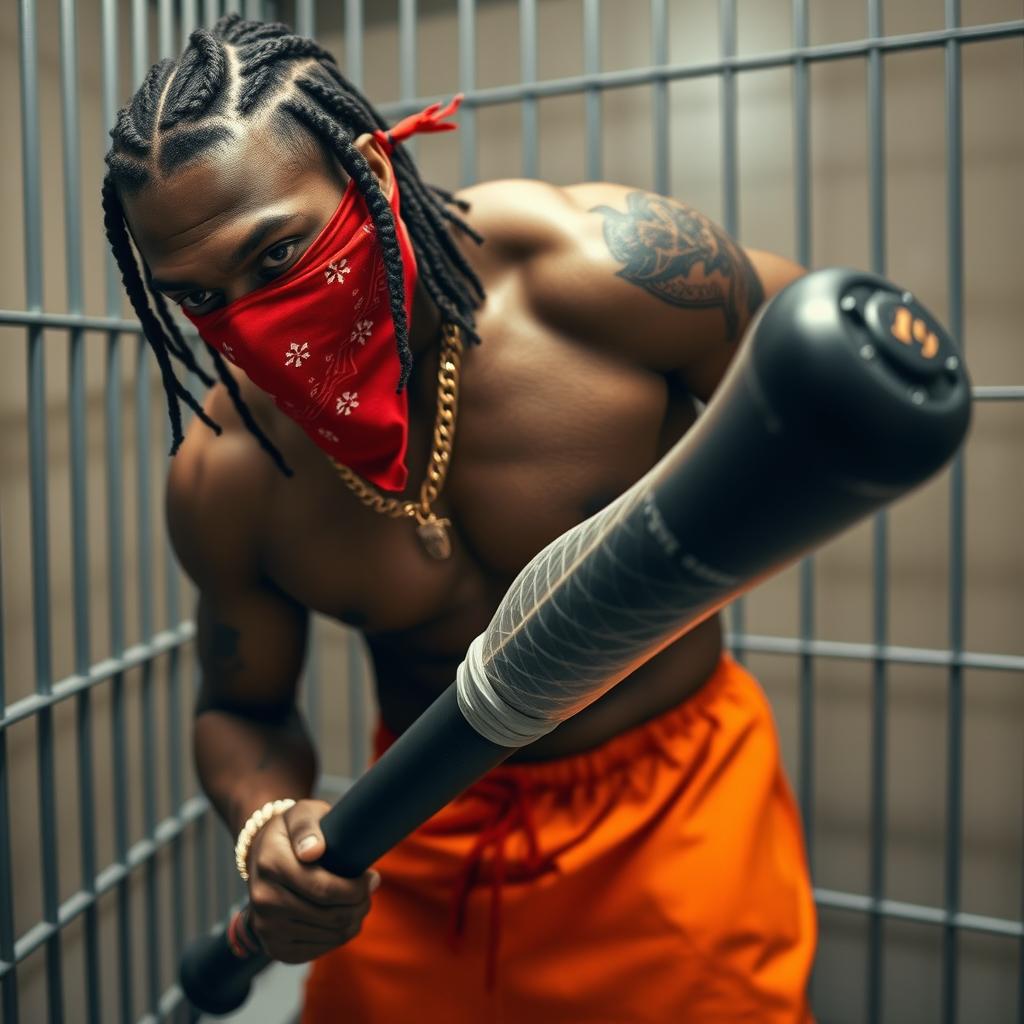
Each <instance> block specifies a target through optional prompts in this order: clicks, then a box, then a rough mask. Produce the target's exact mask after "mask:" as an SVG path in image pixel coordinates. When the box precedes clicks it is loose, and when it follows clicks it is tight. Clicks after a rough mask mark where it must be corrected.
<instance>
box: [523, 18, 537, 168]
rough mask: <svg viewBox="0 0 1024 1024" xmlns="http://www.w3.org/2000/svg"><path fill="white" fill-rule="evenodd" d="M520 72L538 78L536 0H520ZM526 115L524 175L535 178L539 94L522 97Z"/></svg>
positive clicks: (533, 79) (527, 79) (527, 78)
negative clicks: (537, 95) (537, 96)
mask: <svg viewBox="0 0 1024 1024" xmlns="http://www.w3.org/2000/svg"><path fill="white" fill-rule="evenodd" d="M519 74H520V77H521V78H522V80H523V83H524V84H525V83H527V82H536V81H537V0H519ZM520 109H521V111H522V116H523V177H524V178H536V177H537V174H538V166H539V160H540V154H539V152H538V145H537V139H538V136H539V134H540V124H539V120H538V115H539V111H538V109H537V98H536V97H535V96H526V97H524V99H523V100H522V101H521V104H520Z"/></svg>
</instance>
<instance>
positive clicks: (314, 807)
mask: <svg viewBox="0 0 1024 1024" xmlns="http://www.w3.org/2000/svg"><path fill="white" fill-rule="evenodd" d="M328 807H329V805H328V804H324V803H322V801H318V800H303V801H302V802H301V803H299V804H296V805H295V806H294V807H293V808H292V809H291V810H290V811H288V812H287V814H285V816H284V821H285V827H286V828H287V829H288V838H289V840H290V842H291V844H292V851H293V853H294V854H295V856H296V858H297V859H298V860H300V861H302V862H303V863H304V864H309V863H311V862H312V861H315V860H319V858H320V857H322V856H323V854H324V850H325V849H327V844H326V843H325V842H324V835H323V833H322V832H321V831H320V818H321V817H323V815H324V813H325V812H326V810H327V808H328Z"/></svg>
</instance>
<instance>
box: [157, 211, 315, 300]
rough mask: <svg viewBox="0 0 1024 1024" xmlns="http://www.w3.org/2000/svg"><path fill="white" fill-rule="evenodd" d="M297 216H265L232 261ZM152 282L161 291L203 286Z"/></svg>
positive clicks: (235, 262) (236, 261) (181, 282)
mask: <svg viewBox="0 0 1024 1024" xmlns="http://www.w3.org/2000/svg"><path fill="white" fill-rule="evenodd" d="M297 216H298V214H297V213H275V214H273V215H272V216H270V217H264V218H263V220H261V221H258V222H257V223H256V226H255V227H254V228H253V229H252V231H250V232H249V234H248V236H247V237H246V238H245V240H244V241H243V242H242V244H241V245H239V246H238V248H237V249H235V251H234V252H233V253H232V254H231V262H232V263H233V264H235V265H237V264H239V263H241V262H242V260H244V259H245V258H246V256H248V255H249V254H250V253H251V252H252V251H253V249H255V248H257V246H259V244H260V243H261V242H262V241H263V240H264V239H265V238H266V237H267V235H269V234H270V233H271V232H273V231H276V230H277V229H278V228H279V227H281V226H282V225H284V224H287V223H288V221H290V220H292V219H293V218H295V217H297ZM150 283H151V284H152V285H153V287H154V288H159V289H160V291H163V292H182V291H188V290H189V289H192V290H198V289H202V287H203V286H202V285H200V284H197V283H196V282H195V281H165V280H163V279H162V278H159V277H153V278H150Z"/></svg>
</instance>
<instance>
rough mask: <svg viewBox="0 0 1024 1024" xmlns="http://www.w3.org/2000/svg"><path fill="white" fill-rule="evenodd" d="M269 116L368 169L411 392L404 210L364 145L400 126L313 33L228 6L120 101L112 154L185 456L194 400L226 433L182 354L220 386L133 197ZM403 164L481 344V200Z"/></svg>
mask: <svg viewBox="0 0 1024 1024" xmlns="http://www.w3.org/2000/svg"><path fill="white" fill-rule="evenodd" d="M256 118H260V119H269V121H270V124H271V125H272V127H273V128H274V129H275V130H277V131H279V132H281V133H282V134H284V135H285V137H286V138H287V140H288V141H289V142H294V143H296V144H300V143H301V142H303V141H305V140H304V138H303V134H305V135H307V136H312V138H313V139H314V140H316V142H317V143H318V144H319V145H320V147H321V149H322V151H323V152H324V153H325V154H328V155H330V156H333V157H334V158H336V159H337V161H338V163H339V164H340V165H341V167H342V168H343V169H344V170H345V172H346V173H347V174H348V175H349V177H350V178H352V179H353V180H354V181H355V184H356V188H358V189H359V191H360V193H361V194H362V197H363V200H364V201H365V203H366V208H367V210H368V211H369V214H370V217H371V219H372V220H373V224H374V227H375V228H376V237H377V239H378V242H379V244H380V246H381V253H382V255H383V258H384V267H385V271H386V275H387V282H388V291H389V296H390V305H391V317H392V320H393V323H394V327H395V339H396V345H397V348H398V356H399V359H400V362H401V375H400V377H399V382H398V391H399V392H400V391H401V390H402V388H404V387H405V386H406V384H407V383H408V380H409V375H410V373H411V372H412V363H413V357H412V352H411V350H410V348H409V325H408V322H407V320H406V315H405V286H404V278H403V274H402V256H401V251H400V249H399V246H398V239H397V236H396V231H395V221H394V215H393V214H392V212H391V206H390V204H389V202H388V200H387V197H386V196H385V195H384V193H383V192H382V191H381V188H380V185H379V184H378V182H377V178H376V175H375V174H374V173H373V171H372V169H371V168H370V166H369V164H368V163H367V162H366V160H365V159H364V158H363V156H362V154H361V153H360V152H359V150H358V149H357V148H356V147H355V145H353V143H354V140H355V139H356V138H357V137H358V136H360V135H362V134H363V133H365V132H374V131H377V130H381V131H387V127H388V126H387V124H385V122H384V120H383V119H382V118H381V116H380V114H378V113H377V111H375V110H374V108H373V107H372V106H371V105H370V103H369V101H368V100H367V99H366V98H365V97H364V96H363V95H362V93H360V91H359V90H358V89H356V88H355V86H354V85H352V83H351V82H349V81H348V79H346V78H345V76H344V75H343V74H342V73H341V71H339V69H338V66H337V64H336V63H335V60H334V58H333V57H332V56H331V55H330V54H329V53H328V52H327V51H326V50H324V49H322V48H321V47H320V46H318V45H317V44H316V43H315V42H314V41H313V40H312V39H307V38H305V37H303V36H299V35H296V34H294V33H293V32H292V30H291V29H290V28H289V27H288V26H287V25H284V24H281V23H280V22H259V21H245V20H243V19H242V18H241V17H239V16H238V15H237V14H230V15H227V16H226V17H224V18H221V19H220V21H218V22H217V24H216V25H215V26H214V27H213V29H212V30H210V31H207V30H205V29H197V30H196V31H195V32H193V33H192V35H191V36H190V37H189V44H188V46H187V47H186V48H185V50H184V52H183V53H182V54H181V56H180V57H179V58H178V60H176V61H174V60H162V61H160V62H159V63H158V64H154V65H153V67H152V68H150V70H149V73H148V74H147V75H146V78H145V81H143V83H142V85H141V86H140V88H139V90H138V92H136V94H135V95H134V96H133V97H132V99H131V102H130V103H128V104H127V105H126V106H125V107H124V108H123V109H121V110H120V111H119V112H118V114H117V120H116V123H115V125H114V127H113V128H112V129H111V132H110V136H111V138H112V139H113V145H112V146H111V148H110V151H109V152H108V153H107V155H106V164H107V175H106V177H105V178H104V180H103V216H104V226H105V229H106V233H107V239H108V241H109V242H110V247H111V249H112V250H113V252H114V257H115V258H116V260H117V264H118V268H119V269H120V271H121V278H122V280H123V281H124V286H125V290H126V291H127V293H128V297H129V299H130V300H131V304H132V308H133V309H134V310H135V314H136V316H138V318H139V321H140V323H141V324H142V330H143V333H144V335H145V337H146V340H147V342H148V343H149V345H150V347H151V348H152V349H153V352H154V354H155V355H156V359H157V364H158V366H159V367H160V374H161V378H162V380H163V385H164V391H165V392H166V395H167V405H168V414H169V416H170V422H171V431H172V443H171V454H172V455H174V454H175V453H176V452H177V450H178V448H179V447H180V445H181V442H182V440H183V439H184V435H183V432H182V420H181V406H180V403H181V402H184V403H185V404H186V405H187V406H188V407H189V408H191V409H192V410H193V411H194V412H195V413H196V414H197V415H198V416H199V418H200V419H201V420H202V421H203V422H204V423H205V424H207V426H209V427H210V428H211V429H212V430H214V431H216V432H217V433H220V431H221V428H220V426H219V425H218V424H217V423H215V422H214V421H213V420H211V419H210V418H209V416H207V415H206V413H204V412H203V410H202V407H201V406H200V405H199V403H198V402H197V401H196V399H195V398H194V397H193V396H192V395H191V394H190V392H189V391H188V390H187V389H186V388H185V387H184V386H183V385H182V384H181V383H180V382H179V381H178V379H177V376H176V375H175V371H174V365H173V363H172V361H171V357H173V358H174V359H175V360H177V361H178V362H179V363H180V364H181V365H183V366H184V367H185V368H186V370H188V371H190V372H192V373H194V374H196V376H197V377H198V378H199V379H200V380H201V381H202V382H203V383H204V384H205V385H206V386H207V387H209V386H212V385H213V384H214V383H215V382H214V380H213V379H212V378H211V377H210V376H209V375H208V374H207V373H206V372H205V371H204V370H203V369H202V367H200V366H199V364H198V362H197V361H196V359H195V356H194V355H193V352H192V349H191V348H190V346H189V345H188V343H187V342H186V341H185V339H184V338H183V337H182V335H181V332H180V331H179V330H178V326H177V324H176V323H175V321H174V318H173V317H172V315H171V313H170V310H169V308H168V305H167V300H166V299H165V298H164V296H163V295H162V294H161V293H160V292H159V291H157V290H155V289H154V288H153V287H152V284H151V281H150V274H149V269H148V267H146V266H145V265H144V264H143V267H142V270H141V271H140V268H139V262H138V261H137V260H136V258H135V253H134V251H133V249H132V245H131V240H130V237H129V232H128V226H127V223H126V221H125V215H124V207H123V205H122V202H121V197H122V195H125V194H132V193H135V192H137V191H138V190H139V189H141V188H143V187H145V186H147V185H151V184H158V183H159V182H160V181H162V180H166V179H167V178H169V177H171V176H172V175H173V174H174V173H175V172H176V171H177V170H179V169H180V168H181V167H183V166H185V165H187V164H189V163H192V162H193V161H196V160H199V159H202V158H203V157H204V155H206V154H207V153H208V152H209V151H210V150H211V149H212V148H213V147H214V146H216V145H217V144H218V143H223V142H225V141H230V140H233V139H235V138H237V129H238V124H239V122H246V121H252V120H254V119H256ZM391 163H392V167H393V168H394V173H395V178H396V181H397V184H398V189H399V194H400V195H401V198H402V219H403V221H404V222H405V224H406V227H407V228H408V230H409V236H410V239H411V241H412V246H413V250H414V252H415V254H416V262H417V266H418V269H419V279H420V280H421V281H422V282H423V284H424V288H425V290H426V292H427V294H428V295H429V297H430V299H431V301H433V303H434V304H435V305H436V306H437V308H438V310H439V312H440V313H441V315H442V316H443V317H444V318H445V320H447V321H448V322H450V323H453V324H457V325H458V326H459V327H460V328H461V329H462V332H463V335H464V336H465V337H466V339H467V340H468V341H471V342H476V343H478V344H479V341H480V338H479V335H478V334H477V331H476V324H475V319H474V310H475V309H476V308H477V307H478V306H479V305H480V303H481V302H482V301H483V299H484V289H483V285H482V284H481V283H480V279H479V278H478V277H477V275H476V273H475V272H474V271H473V268H472V267H471V266H470V265H469V263H468V261H467V260H466V258H465V256H464V255H463V254H462V251H461V250H460V248H459V246H458V245H457V244H456V242H455V239H454V238H453V237H452V234H451V230H450V229H451V228H454V229H455V230H457V231H459V232H461V233H462V234H463V235H465V236H466V237H468V238H471V239H473V241H475V242H477V243H480V242H482V241H483V239H482V238H481V237H480V236H479V235H478V234H477V233H476V232H475V231H474V230H473V229H472V228H471V227H470V226H469V225H468V224H467V223H466V222H465V220H463V218H462V217H461V216H460V215H459V214H460V213H465V212H466V211H467V210H468V209H469V207H468V204H467V203H465V202H463V201H461V200H459V199H457V198H456V197H455V196H454V195H453V194H452V193H451V192H448V191H446V190H445V189H441V188H436V187H434V186H431V185H427V184H425V183H424V182H423V181H422V179H421V178H420V175H419V172H418V171H417V169H416V166H415V164H414V163H413V162H412V160H411V159H410V157H409V155H408V153H406V152H405V151H404V149H402V148H401V147H399V148H396V149H395V150H394V151H393V153H392V154H391ZM154 310H155V313H154ZM204 344H205V342H204ZM205 347H206V350H207V352H208V353H209V356H210V359H211V361H212V363H213V367H214V369H215V371H216V373H217V377H218V379H219V380H220V381H221V383H223V384H224V386H225V387H226V388H227V391H228V394H229V396H230V397H231V400H232V402H233V404H234V406H235V408H236V410H237V411H238V413H239V416H240V417H241V419H242V421H243V422H244V423H245V425H246V427H247V428H248V430H249V431H250V432H251V433H252V434H253V435H254V436H255V437H256V439H257V440H258V441H259V444H260V446H261V447H262V448H263V450H264V451H266V452H267V454H268V455H269V456H270V457H271V458H272V459H273V460H274V462H275V463H276V465H277V466H278V468H279V469H280V470H281V472H283V473H284V474H285V475H286V476H291V475H292V473H291V470H290V469H289V468H288V466H287V465H286V464H285V462H284V459H283V458H282V456H281V453H280V452H279V451H278V450H277V449H276V448H275V447H274V445H273V443H272V442H271V441H270V439H269V438H268V437H267V436H266V435H265V434H264V433H263V431H262V430H261V429H260V427H259V425H258V424H257V423H256V421H255V419H254V418H253V416H252V413H251V412H250V410H249V409H248V408H247V407H246V404H245V402H244V400H243V399H242V396H241V393H240V392H239V388H238V383H237V381H236V380H235V378H234V377H233V376H232V374H231V372H230V371H229V369H228V367H227V364H226V363H225V362H224V360H223V359H222V358H221V355H220V353H219V352H217V350H216V349H214V348H213V347H212V346H210V345H208V344H205Z"/></svg>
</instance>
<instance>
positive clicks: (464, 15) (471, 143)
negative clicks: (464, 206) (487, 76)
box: [459, 0, 477, 185]
mask: <svg viewBox="0 0 1024 1024" xmlns="http://www.w3.org/2000/svg"><path fill="white" fill-rule="evenodd" d="M475 88H476V2H475V0H459V91H460V92H472V91H473V89H475ZM459 128H460V131H459V154H460V158H461V174H460V177H461V184H462V185H472V184H473V183H474V182H475V181H476V178H477V160H476V108H475V107H473V106H472V105H471V104H467V105H466V106H464V107H463V108H462V109H461V110H460V111H459Z"/></svg>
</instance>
